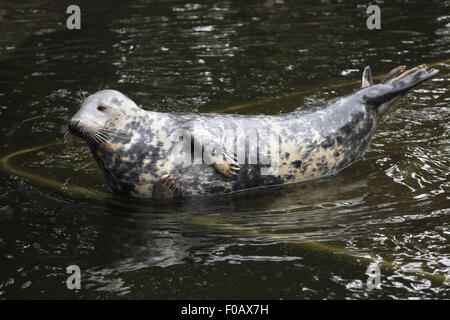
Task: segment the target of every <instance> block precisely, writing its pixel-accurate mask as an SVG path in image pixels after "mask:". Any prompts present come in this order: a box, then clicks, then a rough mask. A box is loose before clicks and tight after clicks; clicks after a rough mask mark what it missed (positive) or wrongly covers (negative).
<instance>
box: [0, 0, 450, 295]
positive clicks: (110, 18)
mask: <svg viewBox="0 0 450 320" xmlns="http://www.w3.org/2000/svg"><path fill="white" fill-rule="evenodd" d="M69 4H70V3H67V4H66V3H64V1H50V0H47V1H39V2H36V1H22V2H21V3H20V4H19V3H17V2H15V1H10V0H4V1H2V4H1V5H0V16H1V20H0V30H1V32H0V88H1V89H0V135H1V137H2V139H1V141H0V145H1V150H0V156H2V157H3V156H6V155H8V154H11V153H12V152H16V151H19V150H23V149H26V148H31V147H37V146H41V145H45V144H51V143H55V142H58V141H60V140H62V138H63V134H64V128H65V126H66V124H67V120H68V119H70V117H71V116H72V115H73V114H74V113H75V112H76V111H77V109H78V107H79V102H80V97H79V92H80V90H81V92H82V93H83V94H91V93H94V92H95V91H97V90H98V89H99V88H100V87H101V88H111V89H116V90H120V91H121V92H123V93H125V94H126V95H128V96H129V97H131V98H132V99H133V100H135V101H136V102H137V103H138V104H139V105H142V107H143V108H145V109H147V110H157V111H164V112H176V111H187V112H226V113H241V114H277V113H284V112H289V111H292V110H294V109H295V108H297V107H299V106H305V108H307V107H308V106H311V105H314V104H316V103H318V102H321V101H324V100H327V99H330V98H333V97H336V96H339V95H343V94H347V93H349V92H351V91H352V90H355V89H357V88H358V86H359V85H358V84H357V82H358V81H359V79H360V74H361V72H362V70H363V68H364V67H365V66H366V65H370V66H371V67H372V71H373V73H374V74H375V75H382V74H383V73H386V72H387V71H389V70H390V69H392V68H394V67H395V66H397V65H400V64H406V65H408V66H414V65H418V64H421V63H429V64H435V65H434V66H435V67H437V68H438V69H440V73H439V74H437V75H436V76H435V77H434V78H433V79H432V80H431V81H428V82H427V83H424V84H423V85H421V86H420V87H418V88H417V89H415V90H413V91H412V92H410V93H409V94H408V95H407V96H405V97H404V98H403V99H402V100H401V101H400V102H399V103H397V107H396V109H395V110H393V111H392V112H390V113H389V114H388V115H387V116H386V117H385V119H384V121H383V123H382V124H381V125H380V126H379V128H378V131H377V133H376V135H375V137H374V139H373V141H372V144H371V147H370V150H369V151H368V152H367V154H366V156H365V159H364V160H363V161H360V162H358V163H357V164H355V165H354V166H352V167H350V168H348V169H346V170H344V171H343V172H341V173H339V174H338V175H336V176H334V177H331V178H327V179H324V180H321V181H316V182H311V183H304V184H297V185H292V186H289V187H277V188H270V189H266V190H257V191H252V192H245V193H241V194H238V195H234V196H226V197H222V198H219V199H215V200H208V201H195V202H190V203H186V204H184V205H167V206H154V205H152V204H148V203H146V204H143V203H133V202H131V203H130V202H120V201H117V200H114V199H112V198H110V197H107V198H106V199H105V198H104V197H100V198H99V197H97V196H92V195H89V196H88V197H83V196H82V195H80V193H79V192H77V190H75V189H73V188H72V189H71V187H73V186H79V187H82V188H87V189H89V190H91V191H95V192H99V191H100V192H107V188H106V186H105V183H104V181H103V178H102V176H101V173H100V172H99V169H98V168H97V166H96V164H95V163H94V160H93V159H92V157H91V155H90V153H89V150H88V149H87V147H86V146H85V145H84V144H83V143H82V142H80V141H74V143H73V146H72V147H68V146H65V145H60V144H56V145H51V146H48V147H46V148H42V149H40V150H35V151H31V152H28V153H24V154H21V155H18V156H17V157H15V158H13V159H12V160H11V162H10V163H11V165H13V167H14V168H15V170H20V171H16V172H11V171H5V170H3V171H0V179H1V180H0V181H1V183H0V298H6V299H11V298H44V299H50V298H147V299H148V298H160V299H165V298H200V299H201V298H232V299H236V298H254V299H255V298H256V299H258V298H275V299H291V298H294V299H311V298H315V299H324V298H327V299H346V298H350V299H355V298H389V299H390V298H393V299H407V298H433V299H436V298H440V299H442V298H448V297H449V295H450V288H449V282H448V278H449V277H448V274H449V270H450V252H449V245H448V241H449V238H450V229H449V226H450V223H449V222H450V219H449V214H450V206H449V203H450V201H449V188H450V183H449V175H450V174H449V172H450V171H449V167H450V160H449V159H450V138H449V132H450V127H449V120H450V110H449V107H448V104H449V101H450V94H449V75H450V61H449V60H448V59H449V57H450V55H449V48H450V15H449V12H450V10H449V8H450V2H449V1H435V2H431V3H429V2H426V3H424V2H420V1H389V4H385V5H382V6H381V7H382V29H381V30H375V31H370V30H367V28H366V14H365V5H366V4H365V2H364V1H346V2H339V3H338V2H337V1H322V3H319V2H317V1H302V3H301V4H299V3H297V2H294V1H279V0H277V1H266V2H264V1H245V2H244V1H217V2H215V3H213V2H207V1H197V2H185V1H120V2H117V3H114V4H110V5H100V4H98V3H94V2H93V1H78V2H77V4H78V5H79V6H80V7H81V10H82V29H81V30H79V31H68V30H67V29H66V28H65V19H66V17H67V15H66V14H65V11H66V7H67V5H69ZM355 81H356V82H355ZM354 82H355V83H354ZM273 97H279V98H277V99H272V98H273ZM264 99H269V100H264ZM20 172H27V173H29V174H31V175H33V176H28V177H27V176H23V175H19V174H18V173H20ZM35 176H39V177H44V178H46V179H48V180H49V181H57V182H58V183H62V185H60V184H58V183H55V184H54V185H50V184H49V183H48V181H47V182H45V181H38V180H36V179H35V178H33V177H35ZM93 194H96V193H93ZM373 263H379V265H380V270H381V289H379V290H376V289H375V290H368V289H367V287H366V280H367V275H366V274H365V273H366V270H367V267H368V266H369V265H371V264H373ZM72 264H76V265H79V266H80V268H81V269H82V289H81V290H78V291H70V290H68V289H67V288H66V286H65V280H66V278H67V274H66V267H67V266H69V265H72ZM446 277H447V281H446Z"/></svg>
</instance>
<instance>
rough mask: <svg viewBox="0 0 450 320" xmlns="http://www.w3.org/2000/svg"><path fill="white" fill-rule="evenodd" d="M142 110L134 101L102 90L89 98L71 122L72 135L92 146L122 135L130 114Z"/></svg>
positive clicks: (113, 91) (120, 94)
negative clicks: (122, 129)
mask: <svg viewBox="0 0 450 320" xmlns="http://www.w3.org/2000/svg"><path fill="white" fill-rule="evenodd" d="M138 110H141V109H140V108H139V107H138V106H137V105H136V104H135V103H134V101H133V100H131V99H130V98H128V97H127V96H125V95H124V94H122V93H121V92H119V91H116V90H102V91H99V92H96V93H95V94H93V95H91V96H89V97H87V98H86V99H85V100H84V101H83V103H82V104H81V107H80V109H79V111H78V112H77V113H76V114H75V115H74V116H73V117H72V119H71V120H70V122H69V131H70V133H72V134H74V135H76V136H79V137H80V138H82V139H84V140H86V142H87V143H88V144H89V145H90V146H92V145H96V144H103V143H105V142H106V141H108V140H109V139H110V138H111V136H118V135H120V132H121V128H122V127H123V126H124V124H125V123H126V122H127V118H128V116H129V115H130V114H133V113H136V112H138Z"/></svg>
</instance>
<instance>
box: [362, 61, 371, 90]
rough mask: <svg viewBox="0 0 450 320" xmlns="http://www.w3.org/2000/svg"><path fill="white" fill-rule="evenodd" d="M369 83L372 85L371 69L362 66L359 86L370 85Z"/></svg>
mask: <svg viewBox="0 0 450 320" xmlns="http://www.w3.org/2000/svg"><path fill="white" fill-rule="evenodd" d="M371 85H373V79H372V71H371V70H370V67H369V66H367V67H365V68H364V71H363V75H362V80H361V88H366V87H370V86H371Z"/></svg>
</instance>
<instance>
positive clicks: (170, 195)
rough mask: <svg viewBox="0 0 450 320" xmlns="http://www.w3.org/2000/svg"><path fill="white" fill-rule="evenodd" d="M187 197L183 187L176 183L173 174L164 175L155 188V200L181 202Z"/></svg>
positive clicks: (153, 194)
mask: <svg viewBox="0 0 450 320" xmlns="http://www.w3.org/2000/svg"><path fill="white" fill-rule="evenodd" d="M185 197H186V194H185V192H184V189H183V187H182V186H181V185H180V184H179V183H177V182H176V181H175V178H174V177H173V176H172V175H171V174H166V175H163V176H162V177H161V178H159V179H158V181H156V183H155V185H154V186H153V192H152V199H153V200H157V201H161V200H181V199H184V198H185Z"/></svg>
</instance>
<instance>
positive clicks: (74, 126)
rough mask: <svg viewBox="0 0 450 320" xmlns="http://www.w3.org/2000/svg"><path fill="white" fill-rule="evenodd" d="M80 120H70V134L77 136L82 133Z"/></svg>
mask: <svg viewBox="0 0 450 320" xmlns="http://www.w3.org/2000/svg"><path fill="white" fill-rule="evenodd" d="M79 124H80V120H70V122H69V132H70V133H72V134H76V133H78V132H79V131H80V126H79Z"/></svg>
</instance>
